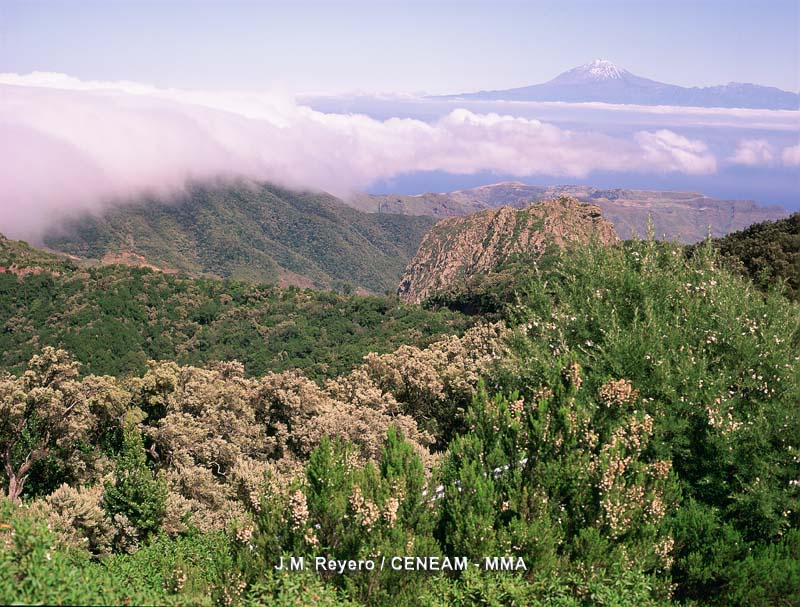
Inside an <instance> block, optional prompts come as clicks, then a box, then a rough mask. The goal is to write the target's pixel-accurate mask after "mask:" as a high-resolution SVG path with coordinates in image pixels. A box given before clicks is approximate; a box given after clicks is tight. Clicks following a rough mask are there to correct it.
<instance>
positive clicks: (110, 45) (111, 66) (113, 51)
mask: <svg viewBox="0 0 800 607" xmlns="http://www.w3.org/2000/svg"><path fill="white" fill-rule="evenodd" d="M799 6H800V2H798V1H797V0H788V1H783V0H755V1H737V0H723V1H708V2H707V1H686V0H683V1H681V0H669V1H667V0H661V1H656V0H640V1H638V2H622V1H614V0H605V1H599V0H595V1H589V2H575V1H569V0H561V1H558V2H509V1H503V0H500V1H494V2H465V1H455V0H453V1H446V2H420V1H415V0H404V1H402V2H389V1H382V0H369V1H361V2H333V1H328V2H324V1H318V2H311V3H309V2H302V1H291V2H290V1H282V2H256V1H251V2H228V1H225V2H223V1H216V2H211V1H203V0H195V1H191V2H190V1H178V2H158V1H151V0H148V1H138V2H123V1H117V0H103V1H102V2H83V1H81V0H60V1H55V2H53V1H50V2H44V1H41V2H40V1H36V0H26V1H24V2H18V1H15V0H0V72H16V73H26V72H31V71H48V72H61V73H66V74H69V75H71V76H74V77H77V78H80V79H83V80H106V81H110V80H113V81H115V80H131V81H136V82H142V83H148V84H152V85H154V86H158V87H162V88H164V87H166V88H169V87H175V88H184V89H186V88H191V89H203V90H222V89H226V90H229V89H236V90H264V89H281V90H286V91H289V92H290V93H340V92H344V91H354V90H363V91H392V92H421V91H426V92H429V93H452V92H464V91H472V90H480V89H502V88H510V87H514V86H523V85H527V84H534V83H538V82H543V81H546V80H549V79H550V78H552V77H554V76H555V75H557V74H558V73H560V72H562V71H564V70H566V69H569V68H572V67H575V66H576V65H581V64H584V63H587V62H589V61H591V60H593V59H595V58H600V57H602V58H606V59H609V60H611V61H613V62H615V63H616V64H618V65H620V66H622V67H625V68H626V69H628V70H630V71H631V72H633V73H635V74H638V75H641V76H645V77H648V78H652V79H655V80H661V81H664V82H670V83H673V84H679V85H683V86H703V85H714V84H724V83H727V82H731V81H737V82H754V83H757V84H764V85H771V86H776V87H779V88H783V89H785V90H791V91H798V90H800V63H799V59H798V57H799V54H800V51H799V47H798V38H799V36H798V32H799V31H800V23H799V22H798V19H800V12H799V10H800V9H799V8H798V7H799Z"/></svg>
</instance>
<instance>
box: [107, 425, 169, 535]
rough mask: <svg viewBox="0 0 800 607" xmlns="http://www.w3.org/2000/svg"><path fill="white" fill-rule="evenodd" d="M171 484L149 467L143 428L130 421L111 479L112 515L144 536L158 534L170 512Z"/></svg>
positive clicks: (109, 499) (125, 430)
mask: <svg viewBox="0 0 800 607" xmlns="http://www.w3.org/2000/svg"><path fill="white" fill-rule="evenodd" d="M166 499H167V487H166V484H165V482H164V480H163V479H162V478H159V477H155V478H154V477H153V472H152V471H151V470H150V468H149V467H148V466H147V455H146V453H145V451H144V441H143V440H142V435H141V433H140V432H139V429H138V428H136V426H135V425H133V424H129V425H128V426H127V427H126V428H125V429H124V431H123V438H122V451H121V452H120V454H119V457H118V458H117V463H116V466H115V468H114V479H113V480H112V481H107V482H106V484H105V492H104V494H103V505H104V507H105V510H106V512H108V514H109V515H110V516H112V517H116V516H123V517H125V519H126V520H127V521H129V522H130V524H131V525H132V526H133V528H134V529H136V531H137V536H138V537H140V538H143V539H146V538H148V537H149V536H150V535H151V534H154V533H157V532H158V530H159V529H160V527H161V522H162V520H163V519H164V515H165V514H166Z"/></svg>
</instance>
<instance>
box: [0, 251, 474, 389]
mask: <svg viewBox="0 0 800 607" xmlns="http://www.w3.org/2000/svg"><path fill="white" fill-rule="evenodd" d="M469 324H470V323H469V322H468V321H467V320H466V319H465V318H464V317H462V316H461V315H458V314H451V313H431V312H427V311H426V310H422V309H419V308H412V307H408V306H404V305H400V304H398V302H397V301H396V300H395V299H386V298H379V297H361V296H344V295H340V294H337V293H332V292H319V291H311V290H300V289H298V288H296V287H289V288H280V287H275V286H269V285H258V284H249V283H244V282H240V281H235V280H217V279H209V278H189V277H186V276H182V275H173V274H168V273H164V272H159V271H154V270H151V269H149V268H140V267H131V266H123V265H105V266H98V267H81V266H78V265H76V264H75V263H73V262H72V261H70V260H65V259H62V258H60V257H58V256H55V255H51V254H48V253H45V252H42V251H39V250H37V249H34V248H31V247H29V246H28V245H26V244H25V243H21V242H17V241H11V240H7V239H5V238H3V237H0V369H6V370H12V371H19V370H21V369H22V367H23V365H24V363H25V362H26V361H27V360H28V359H29V358H30V356H32V355H33V354H34V353H35V352H36V351H38V350H39V349H41V348H42V347H43V346H48V345H49V346H55V347H60V348H66V349H67V350H68V351H69V352H70V353H71V354H72V355H73V356H74V357H75V358H76V360H77V361H79V362H81V363H83V368H84V370H85V371H86V372H87V373H96V374H114V375H126V376H127V375H130V374H139V373H142V372H143V371H144V370H145V366H146V363H147V360H148V359H158V360H175V361H179V362H182V363H187V364H189V363H190V364H200V363H210V362H213V361H219V360H231V359H236V360H238V361H240V362H242V363H244V367H245V370H246V372H247V373H248V374H264V373H266V372H268V371H283V370H286V369H294V368H299V369H302V370H303V371H304V372H305V373H306V374H307V375H308V376H309V377H312V378H314V379H322V378H325V377H333V376H335V375H337V374H339V373H341V372H343V371H345V370H347V369H349V368H351V367H352V366H354V365H356V364H357V363H359V362H360V361H361V358H362V357H363V356H364V355H365V354H367V353H368V352H386V351H389V350H392V349H394V348H396V347H398V346H399V345H401V344H417V345H422V344H425V343H428V342H429V341H430V340H431V339H434V338H435V337H437V336H439V335H441V334H450V333H460V332H463V330H464V329H465V328H466V327H467V326H468V325H469Z"/></svg>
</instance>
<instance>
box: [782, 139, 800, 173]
mask: <svg viewBox="0 0 800 607" xmlns="http://www.w3.org/2000/svg"><path fill="white" fill-rule="evenodd" d="M781 159H782V160H783V164H785V165H786V166H787V167H800V143H798V144H797V145H790V146H789V147H786V148H783V152H782V153H781Z"/></svg>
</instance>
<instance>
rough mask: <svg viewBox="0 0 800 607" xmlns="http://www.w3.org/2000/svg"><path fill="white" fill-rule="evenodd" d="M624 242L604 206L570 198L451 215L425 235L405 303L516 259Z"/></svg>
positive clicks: (402, 289) (405, 284)
mask: <svg viewBox="0 0 800 607" xmlns="http://www.w3.org/2000/svg"><path fill="white" fill-rule="evenodd" d="M593 239H594V240H597V241H598V242H600V243H603V244H613V243H615V242H617V241H618V240H619V238H618V237H617V233H616V232H615V231H614V226H613V225H612V224H611V223H610V222H608V221H606V220H605V219H603V217H602V214H601V211H600V208H599V207H597V206H595V205H590V204H583V203H581V202H579V201H578V200H576V199H574V198H570V197H561V198H558V199H556V200H551V201H547V202H542V203H539V204H533V205H531V206H529V207H526V208H523V209H515V208H512V207H502V208H500V209H498V210H488V211H481V212H479V213H475V214H473V215H469V216H467V217H448V218H446V219H442V220H441V221H439V222H438V223H437V224H436V225H435V226H433V228H431V230H430V231H429V232H428V233H427V234H426V235H425V237H424V238H423V240H422V243H421V244H420V247H419V250H418V251H417V254H416V256H415V257H414V259H413V260H412V261H411V263H410V264H409V265H408V267H407V268H406V271H405V273H404V274H403V278H402V280H401V282H400V286H399V287H398V295H399V296H400V299H401V300H402V301H404V302H407V303H419V302H421V301H422V300H424V299H425V298H426V297H428V296H429V295H431V294H432V293H434V292H435V291H439V290H443V289H446V288H449V287H452V286H455V285H457V284H458V282H459V281H464V280H466V279H467V278H469V277H470V276H472V275H474V274H479V273H485V272H490V271H492V270H494V269H496V268H498V267H499V266H501V265H502V264H503V263H504V262H506V261H510V260H511V259H513V258H515V257H519V256H522V257H526V258H531V259H537V258H539V257H541V256H542V255H543V254H544V253H545V251H547V250H548V249H549V248H550V247H554V246H555V247H564V246H566V245H569V244H573V243H588V242H590V241H591V240H593Z"/></svg>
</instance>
